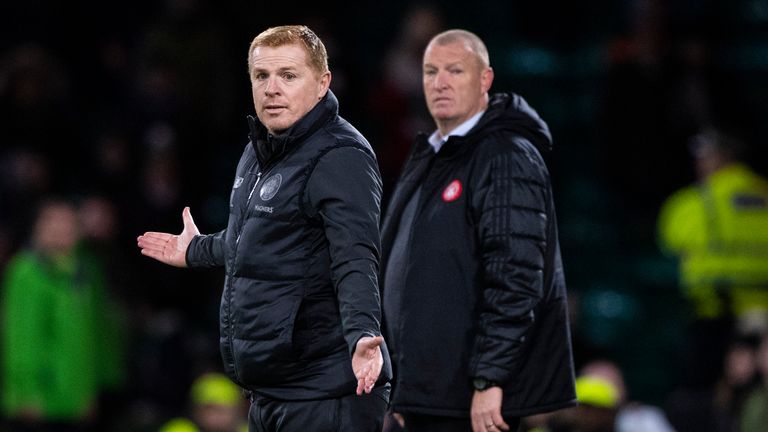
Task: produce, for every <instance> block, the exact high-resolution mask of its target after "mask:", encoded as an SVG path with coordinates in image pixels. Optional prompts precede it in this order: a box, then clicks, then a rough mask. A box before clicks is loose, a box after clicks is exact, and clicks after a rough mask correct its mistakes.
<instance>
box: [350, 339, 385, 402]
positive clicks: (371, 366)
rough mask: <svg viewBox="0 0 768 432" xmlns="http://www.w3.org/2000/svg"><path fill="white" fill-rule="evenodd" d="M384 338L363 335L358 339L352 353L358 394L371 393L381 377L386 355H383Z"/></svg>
mask: <svg viewBox="0 0 768 432" xmlns="http://www.w3.org/2000/svg"><path fill="white" fill-rule="evenodd" d="M382 343H384V338H383V337H381V336H376V337H371V336H365V337H361V338H360V340H359V341H357V347H356V348H355V353H354V354H352V370H353V371H354V372H355V378H357V395H358V396H359V395H361V394H363V392H365V393H370V392H371V390H373V386H374V384H376V380H378V379H379V374H380V373H381V368H382V366H383V365H384V357H383V356H382V355H381V344H382Z"/></svg>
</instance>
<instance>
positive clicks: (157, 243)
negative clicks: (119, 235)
mask: <svg viewBox="0 0 768 432" xmlns="http://www.w3.org/2000/svg"><path fill="white" fill-rule="evenodd" d="M170 240H171V238H166V239H160V238H152V237H142V238H140V239H139V241H138V245H139V247H154V248H164V247H165V245H167V244H168V242H169V241H170Z"/></svg>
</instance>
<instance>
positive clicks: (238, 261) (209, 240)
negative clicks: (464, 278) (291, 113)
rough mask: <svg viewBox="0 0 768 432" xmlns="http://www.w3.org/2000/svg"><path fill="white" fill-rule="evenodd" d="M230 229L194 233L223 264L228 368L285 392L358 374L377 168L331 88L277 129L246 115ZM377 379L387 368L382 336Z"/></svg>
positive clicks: (212, 259)
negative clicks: (247, 129) (354, 357)
mask: <svg viewBox="0 0 768 432" xmlns="http://www.w3.org/2000/svg"><path fill="white" fill-rule="evenodd" d="M249 120H250V126H251V142H250V143H249V144H248V145H246V147H245V151H244V152H243V155H242V157H241V159H240V163H239V164H238V167H237V173H236V177H235V181H234V184H233V186H232V193H231V196H230V205H229V210H230V213H229V222H228V225H227V228H226V229H225V230H223V231H221V232H219V233H217V234H213V235H205V236H196V237H195V238H194V239H193V240H192V242H191V243H190V245H189V248H188V249H187V263H188V264H189V266H190V267H213V266H221V265H223V266H224V267H225V270H226V272H225V281H224V291H223V293H222V298H221V308H220V347H221V354H222V358H223V360H224V367H225V370H226V372H227V374H228V375H229V376H230V378H232V380H234V381H235V382H236V383H238V384H240V385H241V386H242V387H244V388H246V389H249V390H251V391H253V392H255V393H257V394H260V395H263V396H266V397H270V398H274V399H282V400H311V399H326V398H335V397H340V396H344V395H349V394H353V393H354V392H355V388H356V385H357V380H356V379H355V376H354V373H353V372H352V366H351V354H352V353H353V352H354V350H355V347H356V344H357V341H358V340H359V339H360V338H361V337H363V336H375V335H380V334H381V332H380V320H381V310H380V303H379V291H378V284H377V276H376V274H377V272H378V262H379V250H380V244H379V229H378V227H379V225H378V224H379V205H380V199H381V179H380V176H379V171H378V166H377V163H376V159H375V156H374V153H373V151H372V149H371V147H370V145H369V144H368V142H367V141H366V140H365V138H364V137H363V136H362V135H361V134H360V133H359V132H358V131H357V130H356V129H355V128H354V127H352V125H350V124H349V123H348V122H347V121H345V120H344V119H342V118H341V117H339V115H338V102H337V100H336V97H335V96H334V95H333V93H332V92H330V91H329V92H328V93H327V94H326V96H325V97H324V98H323V99H322V100H321V101H320V102H318V104H317V105H316V106H315V107H314V108H313V109H312V110H310V111H309V112H308V113H307V114H306V115H305V116H304V117H302V118H301V119H300V120H299V121H298V122H296V123H295V124H294V125H293V126H292V127H291V128H290V129H288V130H287V131H286V132H284V133H283V134H281V135H279V136H272V135H270V134H269V133H268V131H267V130H266V128H265V127H264V126H263V125H262V124H261V123H259V122H258V120H256V119H255V118H253V117H250V119H249ZM382 351H383V356H384V359H385V366H384V369H383V370H382V372H381V375H380V380H379V382H380V383H384V382H387V381H388V380H389V378H391V367H390V365H389V355H388V353H387V350H386V347H385V346H384V347H383V349H382Z"/></svg>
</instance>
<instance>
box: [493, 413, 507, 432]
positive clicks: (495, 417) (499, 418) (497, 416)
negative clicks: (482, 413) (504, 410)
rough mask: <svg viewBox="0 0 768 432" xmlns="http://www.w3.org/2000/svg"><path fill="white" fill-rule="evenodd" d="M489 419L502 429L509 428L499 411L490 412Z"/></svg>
mask: <svg viewBox="0 0 768 432" xmlns="http://www.w3.org/2000/svg"><path fill="white" fill-rule="evenodd" d="M491 419H492V420H493V424H495V425H496V427H497V428H499V429H500V430H503V431H508V430H509V425H508V424H507V422H505V421H504V417H502V416H501V413H500V412H498V411H496V412H494V413H493V414H492V416H491Z"/></svg>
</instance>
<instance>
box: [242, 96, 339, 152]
mask: <svg viewBox="0 0 768 432" xmlns="http://www.w3.org/2000/svg"><path fill="white" fill-rule="evenodd" d="M338 114H339V101H338V99H336V95H334V94H333V92H332V91H331V90H330V89H329V90H328V92H327V93H326V94H325V96H323V98H322V99H320V101H319V102H318V103H317V104H316V105H315V106H314V107H313V108H312V109H311V110H309V112H308V113H306V114H305V115H304V117H302V118H300V119H299V121H297V122H296V123H294V125H293V126H291V127H290V128H288V129H287V130H286V131H285V132H283V133H281V134H279V135H272V134H270V133H269V131H268V130H267V128H266V127H265V126H264V125H263V124H262V123H261V122H260V121H259V119H258V118H257V117H255V116H250V115H249V116H248V126H249V128H250V133H249V137H250V139H251V145H253V148H254V150H255V151H256V157H257V158H258V159H259V164H260V165H262V166H264V165H265V164H267V163H268V162H269V161H270V160H272V159H274V158H276V157H279V156H280V155H282V154H283V153H285V151H286V150H287V149H288V148H290V147H292V146H294V145H298V144H299V143H301V142H302V141H304V140H305V139H306V138H307V137H309V136H310V135H312V134H313V133H314V132H315V131H316V130H318V129H320V127H322V126H323V125H324V124H325V123H327V122H328V121H329V120H330V119H332V118H334V117H336V116H337V115H338Z"/></svg>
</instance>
